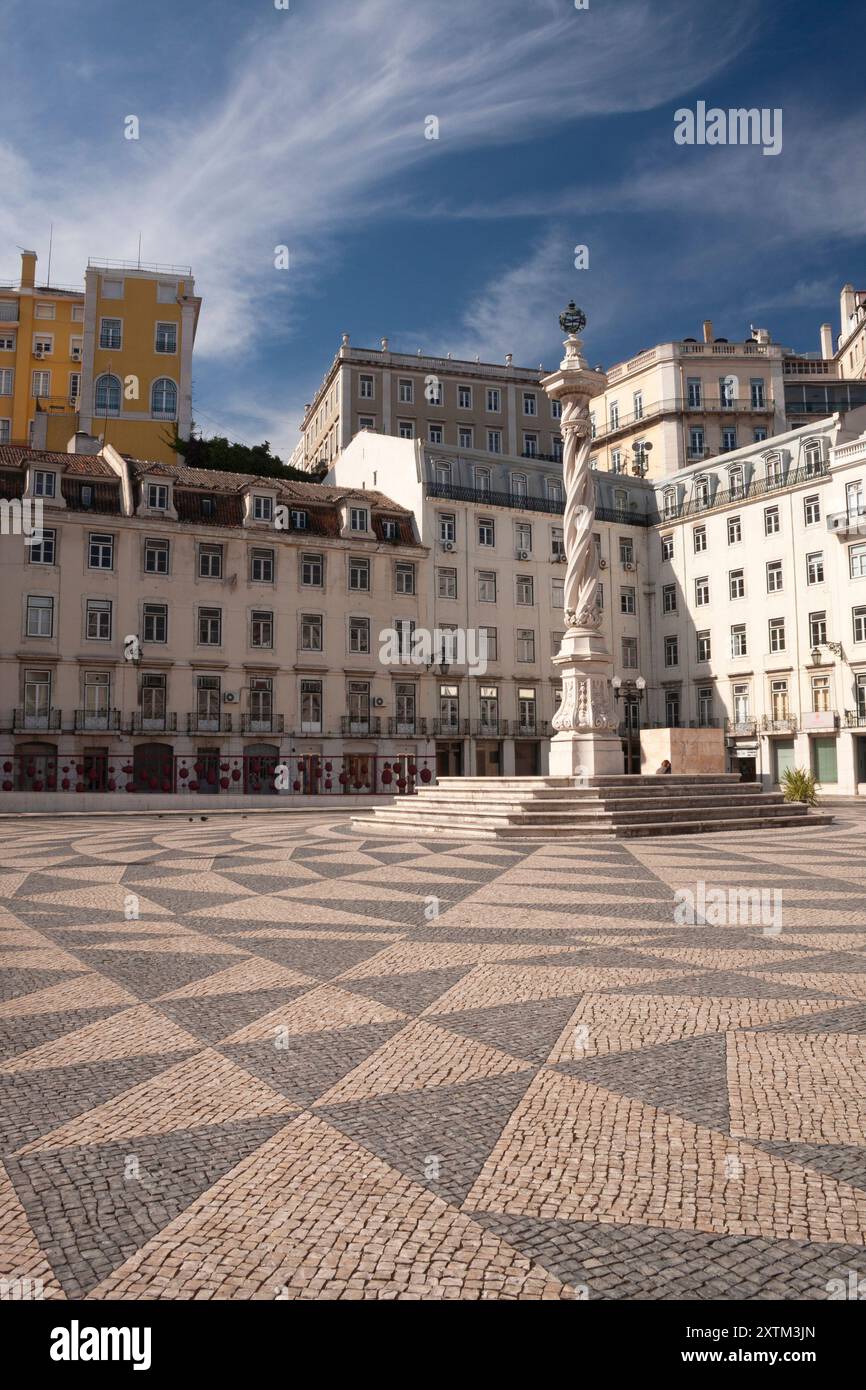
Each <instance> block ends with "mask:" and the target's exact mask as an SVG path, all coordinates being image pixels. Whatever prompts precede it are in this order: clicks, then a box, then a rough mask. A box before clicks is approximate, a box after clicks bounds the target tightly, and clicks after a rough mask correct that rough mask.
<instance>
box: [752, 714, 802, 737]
mask: <svg viewBox="0 0 866 1390" xmlns="http://www.w3.org/2000/svg"><path fill="white" fill-rule="evenodd" d="M798 723H799V721H798V719H797V716H796V714H782V715H780V716H779V717H778V719H770V718H768V716H767V715H764V717H763V719H762V720H761V732H762V733H765V734H795V733H796V732H797V727H798Z"/></svg>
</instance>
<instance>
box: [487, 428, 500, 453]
mask: <svg viewBox="0 0 866 1390" xmlns="http://www.w3.org/2000/svg"><path fill="white" fill-rule="evenodd" d="M487 452H488V453H489V454H501V453H502V430H488V431H487Z"/></svg>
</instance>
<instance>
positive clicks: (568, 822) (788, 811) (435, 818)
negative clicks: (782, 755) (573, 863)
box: [372, 803, 805, 830]
mask: <svg viewBox="0 0 866 1390" xmlns="http://www.w3.org/2000/svg"><path fill="white" fill-rule="evenodd" d="M372 814H373V815H374V816H375V818H376V819H377V820H382V819H388V820H389V821H391V822H392V824H402V823H403V821H404V820H405V818H406V815H409V814H412V813H410V812H405V813H403V812H401V811H400V810H399V809H391V808H388V809H385V808H381V809H377V810H375V811H374V812H373V813H372ZM803 814H805V808H804V807H801V806H792V805H787V804H785V803H782V804H773V805H771V806H763V805H759V806H750V807H749V808H748V809H744V808H742V807H738V806H699V807H696V808H694V809H692V810H689V809H685V808H683V809H679V808H678V809H677V810H675V811H671V810H669V811H667V813H666V815H665V820H666V821H667V822H668V823H669V824H679V823H681V822H687V821H691V820H700V821H707V822H708V821H717V820H731V819H733V818H734V817H736V818H737V819H738V820H740V821H743V822H744V823H745V822H746V821H748V822H749V823H752V824H758V823H762V822H763V821H764V820H766V819H767V818H768V817H770V816H774V817H776V818H777V819H778V818H782V819H789V818H791V817H796V816H801V815H803ZM412 819H413V821H416V822H419V823H420V822H422V821H423V822H424V824H426V825H429V826H431V828H432V827H436V828H438V827H439V826H443V825H445V826H448V825H459V826H467V825H484V826H515V825H524V826H526V827H527V828H531V827H535V826H542V827H545V828H547V829H548V830H558V829H560V828H568V827H574V828H581V827H587V826H592V825H608V826H614V827H615V828H619V827H620V826H628V825H635V826H640V825H645V824H655V823H657V822H658V809H657V808H655V807H653V808H651V809H648V810H642V811H631V810H629V811H608V810H595V809H593V810H581V811H561V812H553V811H549V812H548V811H536V812H533V811H528V812H524V811H521V810H519V809H515V808H514V807H510V808H507V807H493V806H491V807H486V808H484V809H483V810H478V811H477V812H474V813H473V814H472V815H461V814H460V813H459V812H449V811H445V810H442V811H422V810H421V808H420V807H419V808H418V809H417V810H416V811H415V812H414V814H412Z"/></svg>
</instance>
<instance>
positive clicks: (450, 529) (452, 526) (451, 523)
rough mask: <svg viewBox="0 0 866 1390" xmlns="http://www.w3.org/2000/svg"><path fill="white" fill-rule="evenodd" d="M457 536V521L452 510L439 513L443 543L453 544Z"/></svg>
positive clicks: (440, 536) (440, 534) (440, 538)
mask: <svg viewBox="0 0 866 1390" xmlns="http://www.w3.org/2000/svg"><path fill="white" fill-rule="evenodd" d="M456 538H457V522H456V519H455V517H454V514H453V513H452V512H440V513H439V540H440V542H441V544H442V545H453V544H454V541H455V540H456Z"/></svg>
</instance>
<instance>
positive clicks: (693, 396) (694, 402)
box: [686, 376, 702, 410]
mask: <svg viewBox="0 0 866 1390" xmlns="http://www.w3.org/2000/svg"><path fill="white" fill-rule="evenodd" d="M686 389H687V390H688V393H689V405H690V407H691V408H692V410H694V409H696V408H697V407H699V406H700V405H701V403H702V391H701V379H700V377H699V376H690V377H688V378H687V379H686Z"/></svg>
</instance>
